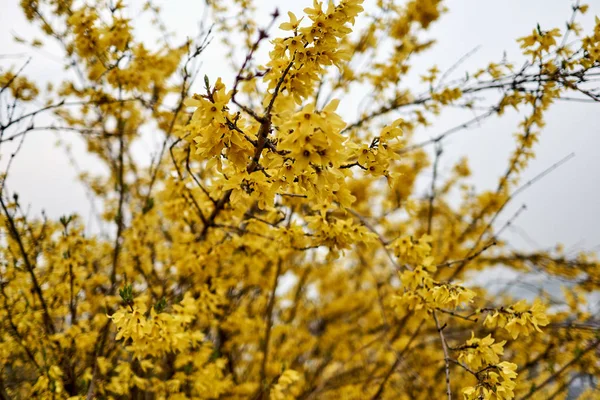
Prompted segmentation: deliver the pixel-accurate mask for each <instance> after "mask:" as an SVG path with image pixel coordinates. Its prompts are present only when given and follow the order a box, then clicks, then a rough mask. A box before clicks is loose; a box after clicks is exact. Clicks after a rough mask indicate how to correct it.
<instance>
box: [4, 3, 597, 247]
mask: <svg viewBox="0 0 600 400" xmlns="http://www.w3.org/2000/svg"><path fill="white" fill-rule="evenodd" d="M371 1H374V0H365V5H366V6H367V7H368V4H369V3H370V2H371ZM18 3H19V1H17V0H0V49H1V50H0V55H2V56H6V55H11V57H2V58H0V65H2V67H8V66H9V65H11V64H15V65H21V64H22V63H23V62H24V61H25V60H26V59H27V57H29V56H31V57H32V61H31V63H30V65H29V66H28V68H27V70H26V73H27V75H28V76H29V77H31V78H33V79H35V80H39V81H42V82H46V81H53V80H54V81H55V80H56V77H57V76H59V75H60V74H61V72H62V67H61V60H60V59H58V58H57V57H56V55H53V54H52V53H53V49H52V47H48V50H44V51H39V50H37V51H35V50H31V49H28V48H24V47H23V46H21V45H17V44H15V43H14V41H13V39H12V36H13V35H12V34H13V33H14V34H18V35H19V36H23V37H28V38H31V37H32V36H35V35H37V33H36V30H34V29H32V28H30V27H29V26H28V25H27V22H26V21H25V19H24V17H23V16H22V13H21V11H20V9H19V6H18ZM203 3H204V1H202V0H194V1H189V0H170V1H166V0H163V2H162V3H161V4H163V9H164V11H165V13H164V19H165V21H166V23H167V26H168V29H169V30H171V31H174V32H176V34H177V35H179V37H185V36H191V35H194V34H195V33H196V32H197V29H196V27H197V23H198V20H199V18H200V16H201V13H202V5H203ZM586 3H588V4H589V5H590V9H589V11H588V14H587V15H585V16H584V18H581V19H580V22H581V23H582V24H583V26H584V27H585V28H586V29H588V30H589V29H590V28H591V26H592V25H593V16H594V15H600V0H589V1H587V2H586ZM257 4H260V9H261V12H260V13H259V14H260V15H263V16H264V17H265V20H266V19H267V18H268V15H269V14H270V13H271V12H272V11H273V9H274V8H275V7H276V6H277V7H278V8H279V9H280V11H281V14H282V17H280V20H281V22H282V21H283V20H284V19H285V18H286V17H285V16H286V13H285V12H286V11H288V10H291V11H293V12H295V13H296V14H297V15H299V14H301V10H302V9H303V8H304V7H306V6H309V5H310V4H312V0H296V1H293V2H291V1H275V0H263V1H258V2H257ZM446 5H447V6H448V8H449V12H448V13H447V14H445V15H444V16H442V18H441V20H440V21H439V22H437V23H436V24H434V25H433V26H432V29H431V30H430V37H432V38H435V39H437V40H438V42H437V45H436V46H435V47H434V49H433V50H432V51H429V52H428V53H426V54H425V55H424V56H421V57H420V58H417V59H415V60H416V61H415V62H414V63H413V68H414V70H415V73H416V75H418V74H420V73H424V72H425V69H428V68H430V67H431V66H432V65H433V64H437V65H438V66H439V68H440V69H441V70H442V71H444V70H445V69H446V68H448V67H449V66H451V65H452V64H454V63H455V62H456V61H457V60H458V59H459V58H460V57H461V56H463V55H464V54H465V53H467V52H468V51H470V50H472V49H473V48H474V47H476V46H481V48H480V50H479V51H478V52H477V53H476V54H475V55H474V56H473V57H471V58H470V59H469V60H468V61H467V62H466V63H465V64H463V65H462V66H461V67H460V68H458V69H457V71H456V72H455V76H457V77H460V76H464V72H465V71H466V70H469V71H475V70H476V69H477V68H479V67H483V66H485V65H487V63H489V62H490V61H499V60H500V59H501V58H502V55H503V52H504V51H506V53H507V56H508V59H509V60H511V61H514V62H515V64H517V65H518V64H520V63H522V62H523V60H524V59H523V58H522V57H521V56H520V50H519V46H518V44H517V43H516V42H515V39H516V38H517V37H521V36H524V35H527V34H529V33H530V32H531V30H532V29H534V28H535V26H536V23H539V24H540V25H541V27H542V29H550V28H553V27H561V28H562V27H564V26H565V21H566V19H567V18H568V17H569V16H570V12H571V9H570V5H571V1H569V0H503V1H502V2H499V1H497V0H477V1H475V0H448V1H447V2H446ZM141 31H142V32H143V29H141ZM37 36H38V37H39V36H40V35H37ZM220 50H221V49H220V48H219V43H218V40H215V41H214V42H213V44H212V45H211V46H210V47H209V49H208V51H207V52H206V53H205V54H204V56H203V59H202V61H203V68H202V70H201V71H200V76H202V75H204V74H207V75H208V76H209V77H210V78H211V82H214V81H215V80H216V78H217V77H218V76H221V75H223V74H224V73H223V70H224V66H225V65H226V61H225V60H223V59H222V51H220ZM55 54H56V53H55ZM15 55H16V56H15ZM225 77H226V76H224V78H225ZM411 79H414V77H413V78H411ZM411 83H413V82H410V81H407V82H405V84H406V85H409V84H411ZM414 83H417V81H416V79H415V82H414ZM200 84H201V83H200ZM352 111H353V110H351V109H346V110H343V113H344V115H352ZM468 118H469V116H468V115H467V116H465V114H461V113H458V112H457V113H449V114H444V115H443V116H442V118H440V119H439V120H438V121H436V123H435V124H434V125H433V126H432V127H430V128H428V129H427V130H422V131H420V132H419V133H418V135H417V136H416V139H417V140H418V141H421V140H425V139H427V138H430V137H432V136H435V135H437V134H439V133H441V132H443V131H445V130H446V129H448V128H450V127H453V126H455V125H457V124H459V123H461V122H463V121H464V120H466V119H468ZM520 118H521V117H520V116H519V115H517V114H516V113H513V114H510V113H509V114H508V115H505V116H503V117H502V118H491V119H488V120H486V121H485V122H484V123H482V124H481V125H480V126H478V127H475V128H473V129H470V130H469V131H465V132H462V133H459V134H457V135H455V136H452V137H451V138H449V139H447V140H445V141H444V144H445V146H444V155H443V158H442V160H441V164H440V167H441V168H440V171H441V174H442V176H443V174H444V169H446V170H447V169H448V168H450V167H451V166H452V165H453V163H454V162H455V161H456V160H457V159H458V158H459V157H460V156H462V155H468V156H469V158H470V166H471V169H472V170H473V171H474V177H473V179H472V182H473V183H474V184H475V185H476V187H477V188H478V189H481V188H491V187H493V186H495V185H496V183H497V178H498V176H500V175H501V174H502V173H503V172H504V171H505V169H506V166H507V158H508V155H509V153H510V152H511V150H512V149H513V147H514V144H513V138H512V133H513V132H515V131H516V129H517V124H518V122H519V121H520ZM351 120H352V118H349V119H348V122H350V121H351ZM599 126H600V104H598V105H596V104H583V103H571V102H559V103H557V104H555V105H554V106H553V107H552V109H551V110H550V112H549V113H548V114H547V126H546V128H545V129H544V131H543V134H542V136H541V139H540V143H539V144H538V145H537V157H536V159H535V160H533V161H532V162H531V163H530V166H529V168H528V170H527V172H526V173H525V174H524V179H523V182H525V181H527V180H528V179H531V178H532V177H534V176H536V175H537V174H538V173H540V172H542V171H543V170H545V169H546V168H548V167H549V166H551V165H552V164H554V163H555V162H557V161H558V160H560V159H561V158H563V157H564V156H566V155H568V154H569V153H571V152H574V153H575V158H574V159H572V160H571V161H569V162H568V163H567V164H565V165H563V166H562V167H561V168H559V169H558V170H556V171H555V172H553V173H552V174H550V175H548V176H547V177H545V178H544V179H543V180H542V181H540V182H538V183H537V184H535V185H534V186H533V187H531V188H529V189H528V190H527V191H525V192H524V193H523V194H522V195H520V196H519V197H518V198H517V199H516V200H515V201H514V203H513V206H512V207H510V208H509V209H507V210H506V211H505V213H504V214H503V216H504V220H505V219H507V218H509V217H510V216H511V215H512V214H513V213H514V212H515V210H516V209H517V208H519V207H520V206H521V205H522V204H526V205H527V207H528V210H527V211H526V212H524V213H523V214H522V215H521V216H520V217H519V219H518V220H517V221H516V222H515V225H516V228H515V229H514V230H509V231H507V232H506V233H505V234H504V236H503V237H504V238H505V239H509V240H510V242H511V243H514V245H515V246H517V247H520V248H525V249H533V248H540V247H542V248H549V247H551V246H553V245H554V244H555V243H557V242H562V243H564V244H565V245H566V246H567V248H572V249H574V250H575V249H577V250H583V249H585V250H590V249H594V248H595V249H596V250H600V156H599V155H598V153H599V150H600V135H598V133H599V132H598V127H599ZM61 135H64V134H61ZM71 138H73V136H71ZM56 139H57V135H56V134H55V133H53V132H33V133H30V134H29V136H28V137H27V139H26V141H25V143H24V147H23V150H22V151H21V153H20V154H19V155H18V157H17V158H16V160H15V162H14V164H13V168H12V170H11V179H10V180H9V184H10V189H11V190H14V191H17V192H18V193H19V195H20V199H21V201H22V202H23V203H24V204H29V205H30V206H31V210H32V213H36V214H39V212H40V210H41V209H44V210H45V211H46V213H47V214H48V215H49V216H51V217H58V216H60V215H63V214H69V213H72V212H73V211H74V210H76V211H77V212H79V213H80V214H81V215H82V216H83V217H84V218H87V216H88V215H89V202H88V201H87V199H86V196H85V192H84V190H83V189H82V187H81V186H80V185H78V184H77V183H76V181H75V174H74V172H73V170H72V167H71V166H70V165H69V162H68V160H67V158H66V157H65V155H64V151H63V150H62V149H59V148H56V147H55V142H56ZM145 146H146V149H147V150H146V151H148V152H151V151H154V147H153V146H152V143H146V144H145ZM9 150H10V147H9V146H3V147H2V148H0V155H1V157H2V159H1V160H0V163H1V165H4V164H5V162H6V160H7V156H8V154H9ZM84 150H85V149H84V147H83V146H82V145H81V142H79V141H77V140H74V141H73V153H74V154H75V157H76V159H77V161H78V164H80V165H81V166H83V167H85V168H88V167H91V168H93V167H94V166H95V162H94V160H93V159H91V158H90V157H89V156H86V155H85V151H84ZM502 222H503V221H500V223H502ZM524 236H526V237H527V238H524Z"/></svg>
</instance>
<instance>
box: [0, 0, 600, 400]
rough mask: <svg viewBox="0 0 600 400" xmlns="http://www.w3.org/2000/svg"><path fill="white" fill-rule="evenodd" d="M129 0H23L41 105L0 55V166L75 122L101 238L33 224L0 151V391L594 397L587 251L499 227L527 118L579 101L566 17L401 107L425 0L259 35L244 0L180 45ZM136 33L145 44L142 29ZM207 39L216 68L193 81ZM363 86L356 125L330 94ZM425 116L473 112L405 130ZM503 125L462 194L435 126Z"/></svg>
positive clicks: (527, 138) (590, 53)
mask: <svg viewBox="0 0 600 400" xmlns="http://www.w3.org/2000/svg"><path fill="white" fill-rule="evenodd" d="M133 3H134V2H131V3H130V2H127V1H123V0H118V1H108V0H93V1H88V2H75V1H71V0H36V1H27V0H23V1H21V6H22V9H23V11H24V14H25V16H26V17H27V19H28V20H29V21H30V22H31V23H33V24H35V25H37V26H38V27H39V28H40V29H41V30H42V32H43V33H44V34H45V35H46V37H45V38H46V39H47V40H52V41H55V42H57V43H58V44H59V45H60V46H59V48H60V49H61V51H62V52H63V53H61V56H62V57H63V58H64V60H65V68H66V69H67V71H68V74H67V76H66V77H65V78H64V81H60V82H53V85H49V87H48V88H47V90H42V89H40V87H39V85H37V84H36V83H35V82H34V81H32V80H31V79H30V78H27V77H26V74H27V68H24V67H23V68H21V67H20V66H10V67H7V68H5V67H4V60H0V61H2V64H1V65H0V105H6V104H8V105H9V106H8V108H7V110H4V109H3V110H0V157H2V160H4V157H7V159H8V160H12V158H14V157H16V156H18V152H19V150H20V149H21V145H23V139H24V138H25V137H26V136H29V135H34V134H44V133H43V132H38V133H34V131H48V130H54V131H59V132H61V133H62V132H63V131H65V132H77V133H80V136H81V140H83V141H84V142H85V144H86V149H87V151H88V153H89V154H90V155H93V156H94V157H95V159H97V160H99V161H100V162H101V163H102V164H103V166H104V167H105V168H104V172H105V173H102V174H94V173H92V172H89V171H82V172H81V174H80V178H81V182H82V184H83V185H85V187H86V188H87V189H88V191H89V193H90V196H91V197H93V200H94V205H95V206H97V207H99V208H98V209H97V215H96V217H97V219H98V220H100V221H101V222H102V224H100V225H101V227H102V228H103V227H108V228H107V229H99V230H102V232H95V231H91V232H90V231H86V228H85V223H84V222H88V221H83V220H82V218H81V217H77V216H74V215H68V216H63V217H61V218H59V219H58V220H53V219H52V218H48V217H47V216H45V215H43V216H41V217H39V218H38V217H36V216H31V215H30V214H29V213H28V212H27V210H26V209H25V206H24V204H25V203H24V202H23V200H21V199H20V198H19V196H18V194H16V193H13V192H12V191H10V189H11V186H10V184H7V183H6V182H7V179H8V182H9V183H10V179H9V178H10V162H8V168H7V169H6V170H5V171H3V172H2V175H1V179H0V185H1V186H0V206H1V210H0V234H1V238H2V239H1V240H0V399H13V398H14V399H27V398H35V399H37V398H39V399H71V400H74V399H86V400H91V399H175V400H183V399H252V400H267V399H272V400H291V399H302V400H309V399H313V400H314V399H324V400H328V399H350V400H351V399H357V400H359V399H371V400H378V399H401V400H408V399H411V400H412V399H418V400H421V399H423V400H425V399H448V400H451V399H460V398H464V399H466V400H471V399H472V400H475V399H477V400H480V399H490V400H491V399H494V400H496V399H498V400H504V399H514V398H517V399H522V400H527V399H565V398H568V396H569V393H571V394H573V393H575V392H576V391H577V390H579V389H581V397H580V398H581V399H595V398H599V396H600V395H599V394H598V393H599V391H598V390H599V387H598V379H600V353H599V346H600V334H599V332H600V319H599V318H598V314H597V310H594V309H593V308H590V307H586V305H585V301H586V299H588V298H589V297H590V296H589V295H590V294H592V293H595V292H597V291H598V289H600V272H599V271H600V264H599V261H598V258H597V256H596V255H595V254H592V253H580V254H577V255H570V254H568V253H565V252H564V251H563V250H562V249H561V248H560V247H557V248H556V249H555V250H551V251H545V250H539V251H535V252H530V253H523V252H519V251H517V250H514V249H513V248H512V247H511V246H509V243H507V242H506V241H505V240H503V237H502V235H501V234H502V232H503V230H504V229H505V228H506V227H507V226H508V225H509V224H510V223H511V221H512V220H514V219H515V218H517V217H518V214H517V215H515V216H512V217H511V216H507V215H505V208H506V206H507V205H508V203H509V202H511V201H512V200H513V199H514V197H515V196H517V195H518V194H519V193H520V192H521V191H522V190H523V189H524V188H525V187H527V186H529V185H530V184H531V182H528V183H527V184H525V185H524V186H520V185H521V183H520V179H519V178H520V176H521V173H522V172H523V171H524V170H525V169H526V167H527V165H528V163H529V161H530V160H531V159H532V157H533V156H534V149H535V144H536V143H537V142H538V141H539V140H542V139H543V128H544V125H545V115H546V113H547V112H548V110H549V109H550V106H551V105H552V104H553V103H554V102H555V100H557V99H559V98H564V99H568V98H572V97H571V96H576V95H579V96H585V98H586V99H587V100H588V101H599V100H600V97H599V96H598V90H597V89H598V88H597V87H594V86H593V85H594V83H595V82H596V80H595V79H596V78H595V77H596V76H598V74H599V72H600V19H598V18H596V20H595V26H594V29H593V31H592V32H590V33H586V32H584V30H583V29H582V28H581V27H580V26H579V24H578V23H577V18H578V17H579V16H580V14H583V13H585V12H586V11H588V7H587V6H586V5H583V4H579V3H575V4H574V5H573V7H572V16H571V18H570V19H569V22H568V23H567V26H566V28H564V29H562V30H561V29H558V28H553V29H549V30H544V29H542V28H541V27H540V26H537V27H536V28H534V30H533V32H532V34H531V35H529V36H525V37H523V38H521V39H519V43H520V44H521V47H522V49H523V53H524V56H525V58H526V59H527V60H528V61H527V62H526V63H525V64H524V65H523V67H522V68H520V69H517V68H515V67H514V65H518V64H513V63H510V62H508V61H507V60H501V61H495V62H491V63H489V64H488V65H486V66H483V67H482V68H478V69H475V70H474V71H471V72H469V73H467V74H466V76H465V77H464V78H462V77H459V78H458V79H447V80H445V78H447V77H448V76H447V74H448V73H451V72H452V71H442V70H440V68H439V67H437V66H435V65H434V66H432V67H431V68H429V69H426V70H424V71H417V72H418V76H420V77H421V81H422V83H423V84H424V85H425V87H427V89H426V90H425V91H424V92H417V91H414V90H412V89H410V88H409V87H407V85H406V83H405V81H406V80H405V78H406V76H407V74H408V72H409V71H410V69H411V63H412V59H413V58H414V57H415V56H417V55H420V54H421V53H424V52H425V51H426V50H427V49H429V48H431V47H432V46H433V45H434V42H433V41H431V40H429V39H425V37H426V36H425V35H423V33H424V31H426V30H427V29H428V28H429V27H430V26H432V24H434V23H435V21H436V20H438V19H439V18H441V17H442V16H443V14H444V13H445V11H446V8H445V4H444V2H443V1H440V0H409V1H405V2H393V1H384V0H381V1H370V2H367V1H362V0H339V1H327V2H321V1H317V0H313V1H312V4H308V7H307V8H305V9H304V11H303V13H302V14H299V13H297V14H294V13H292V12H287V10H282V11H284V12H283V13H282V15H280V13H279V11H275V12H274V13H273V14H272V15H271V16H270V18H271V21H270V23H269V22H268V21H267V22H266V24H268V25H265V26H263V23H259V21H262V20H264V19H265V18H257V16H256V15H255V13H256V7H255V4H253V2H252V1H250V0H229V1H206V10H207V12H208V13H209V14H210V15H209V17H207V18H210V19H211V22H214V24H213V25H212V27H211V28H208V27H207V26H203V27H201V28H202V29H201V32H200V34H199V35H198V36H197V38H196V39H188V40H186V41H185V42H183V43H177V44H173V43H172V42H174V39H173V38H172V37H171V35H169V33H168V31H169V27H165V26H163V25H162V22H161V21H162V20H161V11H160V7H158V6H157V5H156V4H154V3H153V2H152V1H149V2H147V3H146V4H145V5H144V6H143V8H142V11H141V12H140V13H139V15H138V14H135V15H133V12H134V11H132V10H134V9H135V4H133ZM400 3H402V4H400ZM165 6H166V5H165ZM282 6H285V4H283V2H282ZM135 10H137V9H135ZM135 12H136V13H137V11H135ZM143 18H149V19H150V21H151V24H152V25H153V26H154V27H155V28H156V29H157V32H158V33H159V37H160V38H161V39H159V40H158V41H154V40H151V39H149V38H143V37H139V34H138V31H137V30H136V29H135V28H136V26H135V24H136V23H137V21H141V20H143ZM276 27H279V31H277V29H276ZM213 37H218V38H219V39H221V40H222V41H223V43H222V44H220V45H221V46H223V47H222V48H223V49H225V50H224V51H222V53H225V55H226V57H224V58H227V60H219V62H222V65H225V64H227V62H229V63H230V65H231V67H232V69H231V70H230V68H229V67H228V68H223V73H222V76H215V77H213V76H204V79H203V80H202V79H196V78H199V76H200V75H201V74H199V71H198V69H197V67H196V66H197V64H196V61H198V60H202V61H205V60H203V56H204V54H203V52H204V50H205V49H206V47H207V46H209V45H210V41H211V39H212V38H213ZM239 43H243V45H239ZM31 45H32V46H34V47H39V45H40V42H39V40H38V39H31ZM242 47H243V48H242ZM265 49H266V50H267V51H266V52H261V50H265ZM259 54H264V55H265V56H264V58H263V57H262V56H260V55H259ZM240 60H241V63H240ZM213 61H214V60H208V61H206V62H213ZM446 81H447V83H446ZM194 82H196V83H197V84H198V83H199V85H197V84H194ZM365 93H367V94H368V98H367V101H364V102H363V104H362V106H361V107H362V108H361V112H360V113H355V112H353V111H349V110H348V107H346V106H345V105H344V102H345V100H347V99H355V98H356V96H362V95H363V94H365ZM490 99H491V100H492V101H491V103H493V104H491V105H490V101H488V100H490ZM40 104H42V105H40ZM448 107H459V108H466V109H469V110H471V111H473V112H476V113H477V114H476V115H475V118H472V119H469V120H468V121H466V122H464V123H462V124H460V125H459V126H456V127H452V126H450V127H446V129H443V131H444V132H445V133H443V134H441V135H439V136H436V137H433V138H430V139H429V140H427V139H426V138H425V139H424V138H420V136H419V135H420V133H417V129H423V128H427V127H428V126H430V125H431V124H433V123H434V122H435V118H436V116H438V115H439V114H440V113H441V112H442V111H443V110H445V109H446V108H448ZM509 110H516V112H519V113H520V115H522V116H523V118H522V120H521V121H522V122H521V123H520V124H519V125H518V127H517V128H516V131H515V132H514V139H515V149H514V151H513V152H512V153H511V154H510V157H509V160H508V167H507V169H506V172H505V173H504V174H502V176H500V177H499V180H498V183H497V185H496V187H495V189H493V190H486V191H476V190H475V189H474V188H472V187H471V186H470V185H469V184H468V182H469V181H468V178H469V176H470V173H471V171H470V168H469V164H468V161H467V160H466V159H462V160H459V161H458V162H457V163H456V164H455V165H453V166H451V167H450V168H447V169H446V170H442V165H444V164H440V163H439V158H440V157H441V155H442V153H443V143H444V139H445V138H446V137H447V136H448V135H450V134H453V133H455V132H458V131H460V130H462V129H466V128H468V127H470V126H472V125H474V124H476V123H479V122H481V121H482V120H483V119H485V118H488V117H491V116H493V115H498V116H501V115H503V114H505V113H507V112H508V111H509ZM5 111H7V112H5ZM42 116H44V117H45V118H47V119H51V121H52V122H51V123H49V124H47V125H44V124H45V123H46V121H47V119H43V118H41V117H42ZM499 134H502V132H499ZM145 135H154V136H155V137H156V138H157V142H158V143H159V144H160V146H159V151H158V152H157V154H156V155H154V156H153V157H152V161H151V163H150V165H149V166H148V165H143V164H140V163H138V162H136V156H135V154H134V153H135V151H134V149H135V148H136V146H137V144H138V143H139V142H140V141H141V139H140V138H141V137H142V136H145ZM11 143H12V144H13V145H14V146H13V147H14V148H13V147H8V146H11ZM25 146H26V144H25ZM429 147H431V148H432V149H433V152H432V153H431V152H428V151H427V149H428V148H429ZM3 165H4V164H3ZM444 168H446V167H444ZM422 182H426V183H427V184H426V186H427V188H426V191H425V193H424V192H423V189H422V186H423V185H421V183H422ZM499 217H501V219H502V220H508V221H509V222H508V223H507V224H505V225H500V224H499V223H498V220H499ZM493 267H502V268H504V269H505V270H507V269H510V270H512V271H516V272H517V273H520V274H523V275H527V274H531V273H536V274H539V275H540V276H544V277H546V278H557V279H559V280H560V281H561V282H564V283H565V286H564V288H563V292H564V294H563V295H562V297H561V296H560V295H559V294H557V293H546V292H540V295H539V296H538V298H536V299H534V300H532V301H526V300H523V299H518V298H513V296H512V295H514V293H510V292H508V291H491V290H489V291H488V290H486V288H485V287H483V286H481V285H478V284H476V283H475V281H474V280H473V279H472V278H473V276H474V274H475V273H482V274H483V276H484V277H486V276H487V275H485V273H486V271H488V270H489V269H490V268H493ZM506 289H509V288H506ZM569 398H570V397H569Z"/></svg>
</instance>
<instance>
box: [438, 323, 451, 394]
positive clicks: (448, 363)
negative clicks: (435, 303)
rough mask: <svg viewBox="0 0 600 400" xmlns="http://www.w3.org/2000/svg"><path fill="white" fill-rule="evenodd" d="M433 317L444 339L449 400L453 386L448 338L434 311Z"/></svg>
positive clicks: (443, 346) (443, 347)
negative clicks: (451, 385)
mask: <svg viewBox="0 0 600 400" xmlns="http://www.w3.org/2000/svg"><path fill="white" fill-rule="evenodd" d="M433 319H434V321H435V326H436V328H437V330H438V332H439V334H440V340H441V341H442V349H443V350H444V362H445V364H446V394H447V395H448V400H452V388H451V387H450V356H449V355H448V345H447V344H446V338H445V337H444V332H443V330H444V328H445V327H446V326H445V325H444V326H440V322H439V321H438V318H437V316H436V314H435V311H434V312H433Z"/></svg>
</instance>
